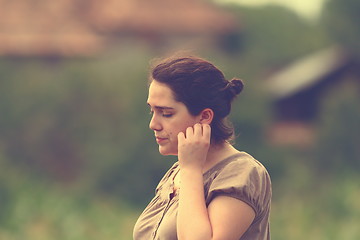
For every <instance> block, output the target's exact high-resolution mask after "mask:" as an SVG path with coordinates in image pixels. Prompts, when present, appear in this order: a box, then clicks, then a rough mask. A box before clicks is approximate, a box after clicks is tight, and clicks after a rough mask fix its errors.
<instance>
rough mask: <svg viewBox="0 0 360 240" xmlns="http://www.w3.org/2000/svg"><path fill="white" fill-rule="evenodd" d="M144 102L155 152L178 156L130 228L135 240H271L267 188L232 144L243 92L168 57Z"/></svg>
mask: <svg viewBox="0 0 360 240" xmlns="http://www.w3.org/2000/svg"><path fill="white" fill-rule="evenodd" d="M149 80H150V86H149V95H148V100H147V103H148V105H149V107H150V110H151V113H152V118H151V121H150V125H149V127H150V129H151V130H153V131H154V135H155V138H156V141H157V143H158V145H159V152H160V153H161V154H162V155H177V156H178V161H177V162H176V163H175V164H174V165H173V166H172V167H171V168H170V169H169V170H168V172H167V173H166V174H165V175H164V177H163V178H162V180H161V181H160V183H159V184H158V186H157V188H156V194H155V197H154V198H153V199H152V201H151V202H150V203H149V205H148V206H147V207H146V209H145V210H144V211H143V213H142V214H141V216H140V217H139V219H138V221H137V223H136V225H135V228H134V239H135V240H149V239H160V240H172V239H200V240H208V239H225V240H232V239H237V240H238V239H242V240H245V239H246V240H250V239H251V240H263V239H270V229H269V214H270V203H271V182H270V177H269V174H268V173H267V171H266V169H265V168H264V166H263V165H261V164H260V163H259V162H258V161H257V160H255V159H254V158H253V157H251V156H250V155H249V154H247V153H245V152H240V151H238V150H237V149H235V148H234V147H233V146H232V145H231V144H230V140H231V139H232V137H233V136H234V130H233V127H232V126H231V124H230V122H229V121H228V120H227V116H228V115H229V113H230V110H231V102H232V100H233V99H234V98H235V97H236V95H238V94H239V93H240V92H241V91H242V88H243V83H242V81H241V80H239V79H232V80H231V81H227V80H226V79H225V78H224V75H223V73H222V72H221V71H220V70H219V69H218V68H216V67H215V66H214V65H213V64H211V63H210V62H208V61H206V60H204V59H201V58H198V57H192V56H190V57H172V58H168V59H165V60H163V61H161V62H160V63H158V64H157V65H156V66H155V67H154V68H153V69H152V71H151V76H150V79H149Z"/></svg>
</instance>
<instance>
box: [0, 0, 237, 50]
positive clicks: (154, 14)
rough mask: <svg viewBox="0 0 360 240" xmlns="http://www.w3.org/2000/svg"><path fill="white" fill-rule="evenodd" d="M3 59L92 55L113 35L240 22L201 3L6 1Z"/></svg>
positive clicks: (1, 2)
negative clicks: (11, 57)
mask: <svg viewBox="0 0 360 240" xmlns="http://www.w3.org/2000/svg"><path fill="white" fill-rule="evenodd" d="M0 16H1V17H0V55H18V56H28V55H29V56H32V55H41V56H42V55H62V56H74V55H91V54H93V53H95V52H97V51H99V50H100V49H101V48H102V47H104V45H105V42H106V39H107V38H108V37H110V36H111V35H113V36H114V35H115V36H119V35H121V33H124V34H129V33H130V34H144V33H146V34H148V33H151V34H185V35H186V34H222V33H226V32H228V31H231V30H232V29H233V28H234V26H235V24H234V19H233V18H232V16H230V15H229V14H228V13H225V12H223V11H221V10H220V9H219V8H217V7H215V6H214V5H211V4H210V3H209V2H205V1H201V0H172V1H168V0H151V1H149V0H59V1H46V0H26V1H24V0H0Z"/></svg>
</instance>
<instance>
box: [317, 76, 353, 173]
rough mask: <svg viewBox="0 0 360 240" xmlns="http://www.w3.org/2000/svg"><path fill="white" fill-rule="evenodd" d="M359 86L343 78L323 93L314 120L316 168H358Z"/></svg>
mask: <svg viewBox="0 0 360 240" xmlns="http://www.w3.org/2000/svg"><path fill="white" fill-rule="evenodd" d="M359 93H360V87H359V84H358V83H357V82H356V79H344V81H343V83H341V84H339V86H337V87H336V88H333V89H332V90H331V91H329V93H328V94H327V95H326V96H324V101H323V102H322V106H321V115H320V117H319V120H318V131H319V139H318V147H317V148H316V156H317V164H318V168H320V169H321V170H322V171H330V172H332V171H334V170H336V171H337V172H339V171H359V170H360V108H359V106H360V94H359Z"/></svg>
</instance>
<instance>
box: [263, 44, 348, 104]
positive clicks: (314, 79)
mask: <svg viewBox="0 0 360 240" xmlns="http://www.w3.org/2000/svg"><path fill="white" fill-rule="evenodd" d="M346 62H347V56H346V54H345V52H344V51H343V50H342V49H341V48H340V47H337V46H332V47H330V48H327V49H323V50H321V51H319V52H315V53H313V54H311V55H309V56H306V57H305V58H302V59H300V60H298V61H296V62H294V63H293V64H291V65H290V66H287V67H286V68H285V69H284V70H283V71H280V72H278V73H277V74H275V75H273V76H271V77H270V78H269V79H268V80H267V87H268V90H269V92H270V94H271V95H273V96H274V97H275V98H279V99H280V98H286V97H288V96H291V95H294V94H295V93H297V92H300V91H302V90H305V89H307V88H309V87H311V86H313V85H315V84H316V83H318V82H319V81H322V80H324V78H325V77H326V76H327V75H329V74H331V73H332V72H334V71H336V70H337V69H338V68H340V67H342V66H344V64H346Z"/></svg>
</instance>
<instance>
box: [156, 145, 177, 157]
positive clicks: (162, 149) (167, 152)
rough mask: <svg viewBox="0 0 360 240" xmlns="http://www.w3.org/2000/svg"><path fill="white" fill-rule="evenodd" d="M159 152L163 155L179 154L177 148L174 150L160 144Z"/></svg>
mask: <svg viewBox="0 0 360 240" xmlns="http://www.w3.org/2000/svg"><path fill="white" fill-rule="evenodd" d="M159 153H160V154H161V155H163V156H169V155H174V156H176V155H177V150H176V151H174V150H171V149H168V148H166V147H162V146H159Z"/></svg>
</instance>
